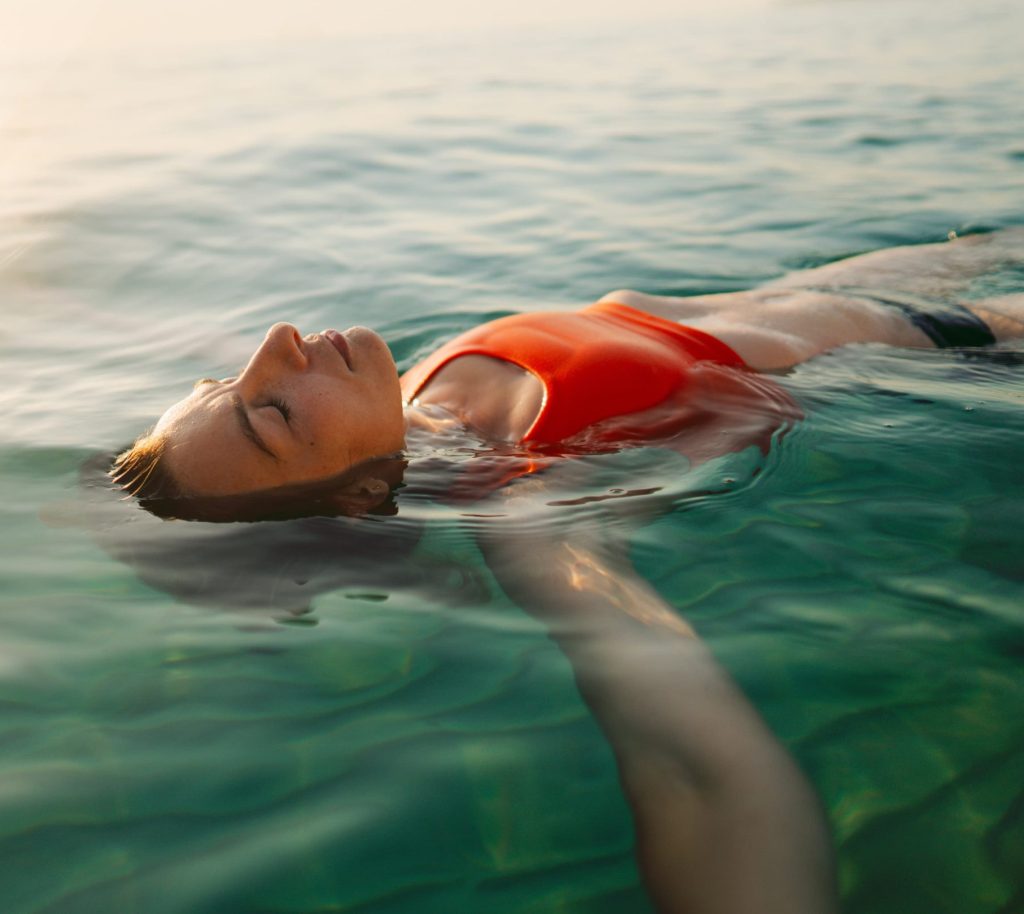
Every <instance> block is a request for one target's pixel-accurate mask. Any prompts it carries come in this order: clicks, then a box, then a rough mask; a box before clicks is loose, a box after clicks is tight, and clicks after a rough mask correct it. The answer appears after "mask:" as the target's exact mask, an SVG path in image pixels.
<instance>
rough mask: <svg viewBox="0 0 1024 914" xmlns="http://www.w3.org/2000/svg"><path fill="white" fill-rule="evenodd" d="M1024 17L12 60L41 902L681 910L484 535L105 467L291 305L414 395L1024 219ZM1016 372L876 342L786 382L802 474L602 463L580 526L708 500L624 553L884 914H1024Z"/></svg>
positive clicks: (740, 462)
mask: <svg viewBox="0 0 1024 914" xmlns="http://www.w3.org/2000/svg"><path fill="white" fill-rule="evenodd" d="M1022 33H1024V13H1022V12H1021V10H1020V9H1019V8H1018V7H1016V6H1014V5H1013V4H1011V3H1009V2H1005V3H1004V2H992V3H987V4H982V5H980V6H977V7H971V8H968V7H966V6H960V5H944V4H924V3H918V2H896V3H890V4H886V5H882V4H879V3H875V2H874V0H864V2H857V3H834V4H833V3H807V4H798V5H793V6H777V7H770V8H767V9H762V10H759V11H754V12H746V13H744V14H742V15H740V14H738V13H737V14H730V13H728V12H727V11H726V12H722V13H715V14H712V13H709V12H705V13H701V14H699V15H698V14H691V15H690V16H689V17H688V18H686V19H682V20H679V21H674V22H666V23H662V24H658V25H656V26H655V25H642V24H630V23H623V24H620V25H616V26H608V25H605V26H601V27H596V26H585V25H582V24H581V25H579V26H577V27H573V28H570V27H567V26H562V27H559V28H558V29H551V30H539V31H534V32H531V33H528V32H525V31H523V32H517V33H504V34H495V33H490V34H485V33H481V34H479V35H475V36H463V37H460V38H457V39H456V38H437V37H435V38H430V39H424V40H421V41H419V42H416V41H413V40H411V39H399V38H390V39H380V40H376V41H373V42H368V43H363V44H355V43H345V42H340V41H326V40H313V39H310V40H309V41H306V42H293V43H290V44H287V45H266V44H259V45H257V44H252V45H245V44H236V45H231V46H228V47H224V48H221V49H208V50H204V51H194V50H193V51H188V50H177V51H170V50H167V51H162V52H160V53H141V52H140V53H134V54H133V53H120V54H104V55H99V54H90V53H89V52H88V48H84V49H83V50H82V51H81V52H80V53H76V54H74V55H71V56H69V57H64V58H61V59H59V60H55V59H46V58H45V57H44V58H39V59H36V60H34V61H27V62H21V63H19V64H16V65H15V64H9V65H6V66H5V69H4V70H3V72H2V73H0V110H3V111H5V112H7V114H6V119H5V120H3V121H0V161H2V163H3V168H2V169H0V171H2V172H3V178H2V179H0V180H2V181H3V184H2V185H0V187H3V197H2V199H3V200H4V205H3V207H2V208H0V228H2V231H0V265H2V266H0V302H2V307H3V315H4V320H3V324H2V327H0V352H2V358H0V397H2V403H3V408H4V413H5V422H4V424H3V429H2V431H0V468H2V469H0V473H2V475H0V542H2V544H3V548H2V551H0V580H2V581H3V589H2V595H0V909H2V910H3V911H4V912H5V914H20V912H33V914H42V912H47V914H57V912H59V914H79V912H95V911H101V910H102V911H105V912H111V914H115V912H116V914H121V912H138V911H146V912H149V914H163V912H167V914H170V912H174V914H200V912H216V914H228V912H232V914H233V912H239V914H262V912H268V914H269V912H302V914H307V912H314V911H358V912H361V914H362V912H366V914H371V912H372V914H385V912H403V914H404V912H417V914H427V912H445V914H453V912H457V914H462V912H478V911H487V912H516V914H523V912H564V914H568V912H573V914H583V912H586V914H596V912H602V914H603V912H609V914H610V912H644V911H648V910H650V908H649V906H648V903H647V901H646V900H645V896H644V893H643V890H642V888H641V887H640V884H639V881H638V876H637V872H636V868H635V865H634V863H633V860H632V838H631V834H630V825H629V818H628V811H627V809H626V806H625V803H624V801H623V799H622V797H621V794H620V792H619V788H618V783H617V778H616V774H615V768H614V764H613V760H612V757H611V752H610V750H609V749H608V747H607V745H606V744H605V742H604V741H603V738H602V736H601V734H600V732H599V730H598V728H597V726H596V724H595V723H594V721H593V720H592V718H591V717H590V715H589V713H588V711H587V709H586V707H585V706H584V705H583V704H582V702H581V700H580V698H579V697H578V695H577V693H576V691H575V688H574V685H573V680H572V672H571V669H570V668H569V666H568V663H567V662H566V660H565V659H564V658H563V657H562V656H561V654H560V653H559V652H558V650H557V648H556V647H555V646H554V645H553V644H552V643H551V642H550V641H549V640H548V639H547V638H546V636H545V635H544V632H543V630H542V628H541V627H540V626H539V625H538V624H537V623H536V622H534V621H533V620H532V619H531V618H530V617H528V616H526V615H525V614H524V613H523V612H522V611H521V610H520V609H519V608H518V607H516V606H514V605H513V604H511V603H510V602H509V601H508V600H507V599H506V598H505V597H503V596H502V595H501V593H500V592H499V591H498V589H497V587H496V585H495V583H494V582H493V580H492V579H491V578H490V576H489V575H488V574H487V572H486V570H485V567H484V565H483V563H482V561H481V558H480V555H479V552H478V550H477V548H476V546H475V543H474V540H473V536H472V530H471V528H470V522H467V521H466V520H465V518H463V517H461V516H460V509H458V508H457V507H453V506H451V505H443V504H440V503H438V502H437V501H436V500H435V499H432V498H431V497H430V486H429V485H426V484H425V485H424V486H423V487H421V489H419V490H416V489H412V488H411V490H410V492H409V494H408V496H407V497H406V500H405V502H404V503H401V501H400V513H399V515H398V517H397V518H394V519H388V520H387V521H382V522H380V523H381V525H383V526H381V527H378V528H374V530H375V534H376V532H377V531H378V530H383V531H384V533H383V534H382V535H381V536H379V537H378V536H376V535H374V536H369V537H364V538H362V539H360V540H357V541H355V542H354V541H353V540H352V538H351V536H349V535H348V530H347V529H344V528H343V526H342V525H333V526H332V525H331V523H330V522H321V523H320V524H317V523H313V524H309V523H307V524H302V523H297V524H293V525H290V526H287V527H281V528H280V529H276V530H273V531H271V532H261V531H259V530H254V529H251V528H247V529H244V530H239V529H237V528H202V527H201V526H200V525H184V524H162V523H160V522H157V521H155V520H153V519H151V518H148V517H146V516H142V515H140V514H139V513H138V512H135V511H133V510H132V509H131V508H130V507H128V506H125V505H119V504H117V503H111V502H109V501H104V500H102V499H99V500H95V499H91V498H90V497H89V496H88V495H86V494H84V493H85V491H86V490H83V487H82V485H81V483H80V472H81V467H82V465H83V463H85V462H86V461H88V460H89V459H90V458H92V457H94V456H95V455H97V454H102V453H105V452H109V451H110V450H112V449H114V448H116V447H118V446H119V445H121V444H123V443H125V442H126V441H128V440H129V439H130V438H132V437H133V436H134V434H135V433H137V432H138V431H139V430H140V429H141V428H143V427H144V426H145V425H146V424H147V423H149V422H151V421H152V420H153V419H154V418H155V416H156V415H158V414H159V412H160V411H161V409H162V408H163V407H164V406H166V404H167V402H168V401H169V400H170V399H173V398H176V397H177V396H179V395H181V394H182V393H184V392H185V391H187V389H188V387H189V385H190V384H191V382H192V381H193V380H194V379H195V378H197V377H202V376H206V375H214V376H219V375H221V374H227V373H230V372H232V371H234V370H235V369H236V368H237V367H238V366H239V364H240V363H241V362H243V361H244V359H245V358H246V356H247V355H248V354H249V352H250V351H251V349H252V347H253V346H254V345H255V344H256V343H257V342H258V341H259V339H260V338H261V337H262V334H263V331H264V330H265V328H266V326H267V325H268V324H269V323H271V322H272V321H274V320H277V319H288V320H292V321H294V322H296V323H297V324H298V325H299V326H301V327H302V328H304V329H306V330H314V329H319V328H321V327H324V326H342V327H343V326H346V325H347V324H350V323H355V322H360V323H370V324H372V325H374V326H375V327H377V328H378V329H380V330H381V331H382V332H383V333H384V334H385V336H386V337H387V339H388V340H389V342H391V343H392V344H393V347H394V351H395V354H396V357H397V358H398V359H399V361H400V363H401V365H402V366H403V367H405V366H408V365H409V364H411V363H412V362H413V361H415V359H416V358H417V357H418V356H420V355H422V354H423V353H425V352H426V351H428V350H429V349H430V348H432V347H433V346H434V345H435V344H437V343H438V342H439V341H441V340H443V339H446V338H448V337H449V336H451V335H452V334H453V333H454V332H456V331H457V330H460V329H463V328H466V327H469V326H472V325H474V324H476V323H478V322H479V321H481V320H483V319H485V318H486V317H488V316H493V315H497V314H504V313H509V312H512V311H516V310H520V309H526V308H532V307H537V306H541V305H547V304H551V305H554V306H565V305H570V304H577V303H584V302H587V301H591V300H593V299H594V298H595V297H597V296H599V295H601V294H603V293H604V292H607V291H609V290H611V289H614V288H619V287H623V286H625V287H633V288H639V289H644V290H647V291H653V292H672V293H678V294H687V293H698V292H711V291H724V290H730V289H738V288H745V287H747V286H749V285H751V284H756V283H757V282H760V281H764V280H768V279H771V278H773V277H775V276H778V275H779V274H781V273H782V272H784V271H786V270H789V269H794V268H798V267H801V266H806V265H813V264H818V263H822V262H825V261H828V260H832V259H835V258H838V257H840V256H844V255H846V254H850V253H855V252H858V251H864V250H869V249H874V248H879V247H886V246H889V245H892V244H900V243H917V242H924V241H934V240H939V239H941V238H943V237H945V236H946V234H947V233H948V232H949V231H954V230H955V231H958V232H961V233H962V232H965V231H971V230H978V229H987V228H996V227H999V226H1004V225H1010V224H1019V223H1020V222H1021V221H1022V210H1021V199H1022V193H1024V133H1022V129H1021V128H1022V122H1021V108H1020V87H1021V80H1022V77H1024V67H1022V65H1021V62H1020V54H1019V50H1020V48H1019V36H1020V35H1021V34H1022ZM1012 291H1018V292H1019V291H1024V276H1021V275H1020V274H1019V273H1016V274H1015V273H1012V272H1009V273H1004V274H999V275H996V276H991V277H986V278H985V279H984V280H982V281H980V282H979V283H978V284H977V285H976V288H975V289H973V290H972V294H977V295H978V296H982V295H985V294H992V293H997V292H1012ZM1017 350H1018V351H1021V347H1019V346H1018V347H1017ZM1021 372H1022V369H1021V366H1020V365H1019V364H1018V365H1015V364H1012V362H1006V363H1004V362H1000V361H998V360H993V359H967V358H964V357H963V356H960V355H957V354H954V353H949V352H935V351H900V350H890V349H885V348H882V347H872V346H866V347H851V348H849V349H846V350H843V351H840V352H836V353H833V354H831V355H828V356H825V357H822V358H819V359H818V360H816V361H814V362H812V363H809V364H807V365H804V366H802V367H800V368H799V369H797V370H796V371H794V372H793V373H792V374H791V375H789V376H788V377H786V378H784V379H782V383H784V384H785V385H786V386H787V388H788V389H790V390H791V391H792V392H793V393H794V395H795V396H796V397H797V398H798V399H799V400H800V402H801V403H802V404H803V406H804V408H805V411H806V412H807V419H806V421H804V422H803V423H801V424H800V425H799V426H798V427H797V428H796V429H794V430H793V431H792V432H790V433H789V434H788V435H787V436H786V437H785V438H783V439H782V440H781V441H779V442H777V443H776V446H775V448H774V449H773V450H772V452H771V453H770V454H769V455H768V457H767V458H764V459H756V458H755V457H752V456H751V455H750V454H743V455H733V456H730V457H728V458H725V459H723V460H722V461H719V462H716V463H713V464H709V465H707V466H705V467H703V468H701V469H700V470H698V471H694V472H692V473H688V472H686V467H685V465H684V464H683V463H682V462H680V461H679V460H677V459H675V458H671V457H665V456H664V455H663V454H660V453H658V452H653V451H649V452H632V453H627V454H615V455H605V456H598V457H592V458H587V460H586V461H583V462H581V465H582V466H583V468H584V469H585V472H581V473H580V475H579V482H578V484H577V485H575V486H572V485H570V487H569V489H568V491H567V493H566V494H567V500H572V498H576V499H579V498H584V499H586V497H587V496H590V495H595V494H603V493H607V492H608V491H609V490H610V489H616V488H637V487H660V488H661V494H665V493H668V494H669V495H670V496H671V497H672V503H673V505H674V507H673V508H672V509H671V510H669V511H668V512H667V513H664V514H663V515H662V516H661V517H660V518H659V519H657V520H655V521H653V522H651V523H648V524H646V525H645V526H643V527H641V528H640V529H638V530H627V529H626V528H625V527H618V526H615V525H612V526H611V527H610V528H609V530H608V535H609V536H623V537H625V536H629V538H630V542H631V544H632V550H633V557H634V561H635V563H636V564H637V566H638V568H639V569H640V570H641V571H642V572H643V573H644V575H645V576H646V577H648V578H649V579H650V580H652V581H653V582H654V583H655V585H656V586H657V587H658V588H659V590H660V591H661V592H662V593H663V594H664V595H665V597H666V598H667V599H668V600H669V601H670V602H671V603H672V604H673V605H674V606H676V607H677V608H678V609H679V611H680V613H681V614H683V615H684V616H685V617H686V618H688V619H690V620H691V621H692V622H693V623H694V624H695V625H696V627H697V628H698V630H699V631H700V633H701V634H702V635H703V637H704V638H705V639H706V640H707V641H708V643H709V644H710V645H711V647H712V649H713V650H714V652H715V654H716V656H717V657H718V658H719V660H720V661H721V662H722V664H723V665H724V666H725V667H726V668H727V669H728V670H729V671H730V672H731V673H732V674H733V675H734V676H735V677H736V679H737V680H738V681H739V682H740V683H741V684H742V686H743V688H744V689H745V691H746V692H747V694H748V695H749V696H750V697H751V699H752V700H753V701H754V702H755V704H756V705H757V706H758V708H759V709H760V711H761V712H762V714H763V715H764V716H765V717H766V719H767V720H768V721H769V723H770V724H771V726H772V728H773V729H774V730H775V732H776V733H777V734H778V735H779V736H780V738H781V739H782V740H783V741H784V742H785V743H786V744H787V745H788V746H789V747H790V749H791V751H792V752H793V753H794V755H795V756H796V757H797V759H798V760H799V761H800V763H801V764H802V766H803V767H804V769H805V770H806V771H807V772H808V774H809V775H810V777H811V779H812V780H813V782H814V784H815V785H816V787H817V789H818V791H819V792H820V794H821V796H822V799H823V801H824V804H825V807H826V809H827V812H828V816H829V820H830V823H831V825H832V828H833V831H834V834H835V837H836V844H837V856H838V863H839V872H840V882H841V887H842V892H843V904H844V910H845V911H849V912H858V914H860V912H863V914H869V912H870V914H878V912H900V914H906V912H918V911H920V912H956V914H965V912H971V914H973V912H978V914H981V912H993V914H994V912H1014V911H1022V910H1024V878H1022V875H1021V874H1022V873H1024V794H1022V792H1021V784H1022V783H1024V728H1022V720H1024V717H1022V714H1021V709H1022V707H1024V678H1022V677H1021V674H1020V659H1021V652H1022V649H1024V612H1022V609H1021V606H1022V605H1024V599H1022V597H1024V593H1022V582H1024V565H1022V560H1021V555H1022V554H1024V553H1022V549H1024V526H1022V523H1021V520H1022V518H1024V486H1022V482H1021V473H1020V465H1021V455H1022V454H1024V422H1022V421H1021V407H1022V402H1024V383H1022V378H1024V375H1022V373H1021ZM426 476H427V478H428V482H429V476H430V474H429V472H428V473H426ZM439 488H443V486H441V485H440V484H439V483H438V484H437V485H435V489H439ZM417 492H418V493H419V494H417ZM708 492H712V493H713V494H707V493H708ZM701 493H704V494H701ZM599 504H600V503H595V502H592V501H585V500H584V501H583V503H581V504H576V505H563V506H559V507H552V508H545V509H538V510H539V511H540V516H539V517H538V518H537V522H540V523H545V524H550V525H552V526H565V527H566V528H569V527H579V526H584V527H585V526H587V525H596V524H598V523H604V522H605V521H604V519H603V517H602V515H601V514H600V510H599Z"/></svg>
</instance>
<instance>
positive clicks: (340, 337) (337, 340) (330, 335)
mask: <svg viewBox="0 0 1024 914" xmlns="http://www.w3.org/2000/svg"><path fill="white" fill-rule="evenodd" d="M324 336H325V337H326V338H327V339H328V340H330V343H331V345H332V346H333V347H334V348H335V349H337V350H338V353H339V355H341V357H342V358H343V359H344V360H345V364H346V365H347V366H348V370H349V371H351V370H352V353H351V351H350V350H349V348H348V340H346V339H345V336H344V334H342V333H338V331H337V330H325V331H324Z"/></svg>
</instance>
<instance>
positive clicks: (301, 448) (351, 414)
mask: <svg viewBox="0 0 1024 914" xmlns="http://www.w3.org/2000/svg"><path fill="white" fill-rule="evenodd" d="M154 432H155V433H156V434H157V435H159V436H161V437H163V438H164V439H165V440H166V445H167V446H166V457H165V459H166V460H167V467H168V469H169V471H170V472H171V474H172V475H173V476H174V478H175V479H176V480H177V481H178V483H179V484H180V485H181V487H182V488H183V489H184V490H185V491H186V492H187V493H189V494H192V495H234V494H240V493H243V492H254V491H259V490H261V489H270V488H274V487H275V486H280V485H286V484H291V483H298V482H308V481H311V480H315V479H322V478H326V477H329V476H333V475H336V474H337V473H340V472H342V471H343V470H345V469H346V468H348V467H350V466H352V465H354V464H356V463H359V462H361V461H363V460H367V459H368V458H370V457H379V456H383V455H386V454H393V453H395V452H397V451H400V450H401V449H402V447H403V446H404V443H405V441H404V437H405V420H404V418H403V415H402V395H401V390H400V388H399V383H398V371H397V370H396V368H395V363H394V360H393V359H392V358H391V353H390V351H389V350H388V347H387V345H386V344H385V342H384V341H383V340H382V339H381V338H380V337H379V336H378V335H377V334H376V333H374V332H373V331H372V330H367V329H366V328H365V327H352V328H350V329H349V330H346V331H345V332H344V333H339V332H338V331H336V330H325V331H323V332H322V333H312V334H309V335H308V336H305V337H303V336H300V335H299V332H298V330H296V329H295V327H293V326H292V325H291V324H275V325H274V326H273V327H271V328H270V330H269V331H267V336H266V339H265V340H264V341H263V343H262V345H261V346H260V347H259V349H257V350H256V352H255V353H254V354H253V356H252V358H251V359H250V360H249V364H248V365H246V367H245V370H244V371H243V372H242V373H241V374H240V375H238V377H237V378H225V379H224V380H223V381H213V380H205V381H201V382H199V383H198V384H197V385H196V387H195V390H193V392H192V394H191V395H190V396H188V397H186V398H185V399H184V400H182V401H180V402H179V403H176V404H175V405H174V406H172V407H171V408H170V409H169V410H167V412H165V413H164V414H163V416H162V417H161V418H160V421H159V422H158V423H157V426H156V428H155V429H154Z"/></svg>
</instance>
